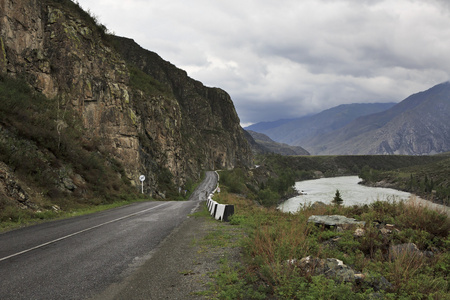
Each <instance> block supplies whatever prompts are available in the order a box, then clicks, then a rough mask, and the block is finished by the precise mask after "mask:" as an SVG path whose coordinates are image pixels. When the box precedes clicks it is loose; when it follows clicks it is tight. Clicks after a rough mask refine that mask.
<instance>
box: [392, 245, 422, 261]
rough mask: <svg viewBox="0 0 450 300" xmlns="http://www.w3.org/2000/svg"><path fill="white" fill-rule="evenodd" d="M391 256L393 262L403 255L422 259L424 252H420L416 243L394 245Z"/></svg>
mask: <svg viewBox="0 0 450 300" xmlns="http://www.w3.org/2000/svg"><path fill="white" fill-rule="evenodd" d="M389 254H390V256H391V258H392V259H393V260H395V259H396V258H398V257H401V256H403V255H407V256H410V257H412V258H415V257H421V256H422V255H423V253H422V251H420V250H419V248H417V246H416V244H414V243H406V244H399V245H393V246H391V247H390V248H389Z"/></svg>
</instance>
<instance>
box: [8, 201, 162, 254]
mask: <svg viewBox="0 0 450 300" xmlns="http://www.w3.org/2000/svg"><path fill="white" fill-rule="evenodd" d="M169 203H170V202H166V203H162V204H159V205H157V206H154V207H151V208H147V209H144V210H141V211H138V212H135V213H132V214H129V215H126V216H123V217H120V218H117V219H114V220H111V221H108V222H105V223H102V224H99V225H95V226H93V227H90V228H86V229H83V230H80V231H78V232H74V233H71V234H68V235H66V236H63V237H60V238H57V239H56V240H53V241H50V242H47V243H44V244H41V245H38V246H35V247H32V248H30V249H26V250H23V251H20V252H17V253H15V254H11V255H9V256H6V257H3V258H0V261H4V260H7V259H9V258H12V257H15V256H18V255H21V254H24V253H27V252H30V251H33V250H36V249H39V248H42V247H44V246H47V245H50V244H53V243H56V242H59V241H61V240H64V239H67V238H70V237H72V236H74V235H77V234H80V233H83V232H86V231H89V230H92V229H95V228H98V227H101V226H104V225H107V224H110V223H114V222H117V221H120V220H123V219H126V218H129V217H132V216H135V215H138V214H141V213H144V212H147V211H150V210H153V209H155V208H157V207H160V206H162V205H166V204H169Z"/></svg>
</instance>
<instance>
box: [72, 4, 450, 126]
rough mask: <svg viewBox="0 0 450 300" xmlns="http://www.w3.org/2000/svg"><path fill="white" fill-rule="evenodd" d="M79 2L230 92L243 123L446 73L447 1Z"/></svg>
mask: <svg viewBox="0 0 450 300" xmlns="http://www.w3.org/2000/svg"><path fill="white" fill-rule="evenodd" d="M75 2H77V1H76V0H75ZM78 3H79V4H80V5H81V6H82V7H83V8H84V9H85V10H89V11H90V12H91V13H92V14H94V15H95V16H97V17H98V19H99V21H100V22H101V23H102V24H104V25H105V26H106V27H107V28H108V29H109V30H110V31H112V32H113V33H115V34H116V35H119V36H126V37H128V38H132V39H134V40H135V41H136V42H137V43H138V44H139V45H141V46H142V47H143V48H145V49H148V50H151V51H154V52H156V53H158V54H159V55H160V56H161V57H162V58H163V59H165V60H167V61H170V62H171V63H173V64H174V65H176V66H177V67H179V68H181V69H183V70H186V71H187V72H188V74H189V76H190V77H192V78H194V79H196V80H199V81H201V82H203V84H205V85H206V86H212V87H220V88H222V89H224V90H225V91H227V92H228V93H229V94H230V96H231V98H232V99H233V102H234V104H235V106H236V110H237V112H238V114H239V117H240V119H241V124H242V125H243V126H246V125H249V124H250V123H257V122H260V121H274V120H278V119H283V118H295V117H300V116H303V115H305V114H311V113H318V112H320V111H322V110H324V109H327V108H330V107H333V106H337V105H339V104H344V103H366V102H399V101H401V100H403V99H404V98H406V97H407V96H409V95H411V94H413V93H416V92H419V91H422V90H426V89H428V88H430V87H432V86H434V85H436V84H438V83H441V82H444V81H447V80H449V72H450V5H449V3H450V1H448V0H385V1H383V0H121V1H117V0H78Z"/></svg>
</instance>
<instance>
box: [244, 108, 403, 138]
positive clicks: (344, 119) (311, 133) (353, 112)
mask: <svg viewBox="0 0 450 300" xmlns="http://www.w3.org/2000/svg"><path fill="white" fill-rule="evenodd" d="M393 105H395V103H364V104H362V103H354V104H342V105H339V106H336V107H333V108H330V109H327V110H324V111H322V112H320V113H318V114H315V115H311V116H305V117H301V118H298V119H291V120H282V121H281V122H280V121H275V122H265V123H257V124H254V125H251V126H248V127H246V128H245V129H246V130H253V131H257V132H260V133H264V134H266V135H268V136H269V137H270V138H271V139H273V140H275V141H277V142H280V143H286V144H290V145H296V146H303V144H304V143H305V141H308V140H309V139H311V138H313V137H315V136H320V135H323V134H326V133H328V132H332V131H334V130H336V129H339V128H341V127H343V126H345V125H347V124H349V123H350V122H352V121H353V120H355V119H356V118H358V117H360V116H365V115H369V114H373V113H376V112H380V111H384V110H387V109H388V108H391V107H392V106H393Z"/></svg>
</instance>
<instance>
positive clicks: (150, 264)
mask: <svg viewBox="0 0 450 300" xmlns="http://www.w3.org/2000/svg"><path fill="white" fill-rule="evenodd" d="M203 205H204V204H203V203H202V206H203ZM201 209H202V208H201ZM224 231H226V236H228V237H232V239H237V238H238V236H239V234H240V233H239V230H237V228H235V227H234V226H232V225H229V224H227V223H221V222H218V221H215V220H213V219H212V218H210V217H207V216H189V217H188V218H187V219H186V220H185V221H184V222H183V223H182V224H181V225H180V226H179V227H178V228H177V229H175V230H174V231H173V232H172V233H171V234H170V235H169V236H168V237H167V238H166V239H165V240H164V241H163V242H162V243H161V244H160V245H159V246H158V248H157V249H156V250H154V251H153V252H152V253H150V254H149V258H148V260H146V261H145V263H144V264H143V265H142V266H141V267H139V268H138V269H137V270H136V271H135V272H133V273H132V274H131V275H129V276H128V277H127V278H126V279H125V280H123V281H122V282H121V283H117V284H113V285H111V286H110V287H109V288H108V289H107V290H106V291H104V292H103V293H102V294H100V295H98V296H96V297H94V298H92V299H94V300H101V299H207V297H206V296H204V295H205V291H206V290H207V289H208V283H209V282H211V280H212V279H211V278H210V276H209V275H210V274H211V273H212V272H215V271H217V270H219V268H220V266H221V265H220V260H221V259H223V258H224V257H227V259H228V261H229V262H238V261H239V260H240V251H241V250H240V248H239V247H235V243H233V242H228V243H223V242H215V241H213V240H214V238H215V234H216V233H217V234H218V235H219V234H220V235H221V236H220V237H218V238H220V239H223V234H224ZM219 232H220V233H219Z"/></svg>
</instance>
